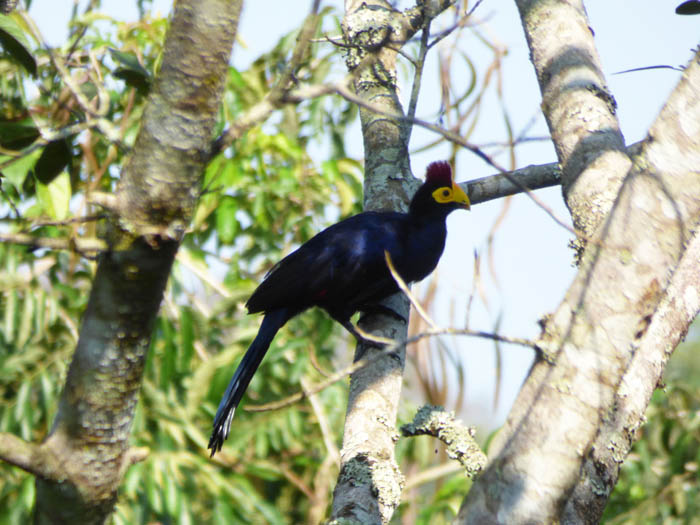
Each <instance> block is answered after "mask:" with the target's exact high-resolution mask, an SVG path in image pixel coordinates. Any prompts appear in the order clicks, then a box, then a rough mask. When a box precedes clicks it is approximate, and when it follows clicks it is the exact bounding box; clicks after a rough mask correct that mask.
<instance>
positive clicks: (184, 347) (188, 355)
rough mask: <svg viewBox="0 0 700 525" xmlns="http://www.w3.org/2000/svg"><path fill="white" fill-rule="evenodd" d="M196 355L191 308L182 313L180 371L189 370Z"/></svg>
mask: <svg viewBox="0 0 700 525" xmlns="http://www.w3.org/2000/svg"><path fill="white" fill-rule="evenodd" d="M193 355H194V319H193V316H192V312H191V311H190V310H189V308H183V310H182V312H181V313H180V370H181V371H182V372H186V371H188V370H189V367H190V361H192V356H193Z"/></svg>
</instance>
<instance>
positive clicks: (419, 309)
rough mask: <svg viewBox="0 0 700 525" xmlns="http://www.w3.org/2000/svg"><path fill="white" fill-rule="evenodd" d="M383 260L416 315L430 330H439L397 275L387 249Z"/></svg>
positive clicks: (404, 282)
mask: <svg viewBox="0 0 700 525" xmlns="http://www.w3.org/2000/svg"><path fill="white" fill-rule="evenodd" d="M384 260H385V261H386V265H387V267H388V268H389V271H390V272H391V276H392V277H393V278H394V281H396V284H397V285H398V286H399V289H400V290H401V291H402V292H403V293H404V295H405V296H406V297H408V300H409V301H411V304H412V305H413V308H415V309H416V312H418V315H420V316H421V317H422V318H423V320H424V321H425V322H426V323H428V326H430V328H431V330H439V327H438V325H437V324H436V323H435V321H433V319H432V317H430V315H429V314H428V312H426V311H425V310H424V309H423V307H422V306H421V304H420V303H419V302H418V299H416V296H415V295H413V293H412V292H411V290H410V289H409V288H408V285H407V284H406V281H404V280H403V278H402V277H401V276H400V275H399V272H397V271H396V268H395V267H394V262H393V261H392V260H391V255H390V254H389V252H388V251H387V250H384Z"/></svg>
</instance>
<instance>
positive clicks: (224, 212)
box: [216, 197, 238, 244]
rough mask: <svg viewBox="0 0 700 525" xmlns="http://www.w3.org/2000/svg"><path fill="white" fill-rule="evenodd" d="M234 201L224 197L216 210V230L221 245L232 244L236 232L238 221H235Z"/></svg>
mask: <svg viewBox="0 0 700 525" xmlns="http://www.w3.org/2000/svg"><path fill="white" fill-rule="evenodd" d="M237 210H238V206H236V203H235V201H234V200H233V199H232V198H230V197H224V198H223V199H222V200H221V203H220V204H219V207H218V208H217V209H216V230H217V232H218V233H219V239H220V241H221V242H222V243H223V244H232V243H233V241H234V240H235V238H236V233H237V232H238V220H237V219H236V211H237Z"/></svg>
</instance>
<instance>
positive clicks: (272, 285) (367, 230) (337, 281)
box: [247, 213, 404, 313]
mask: <svg viewBox="0 0 700 525" xmlns="http://www.w3.org/2000/svg"><path fill="white" fill-rule="evenodd" d="M403 217H404V216H403V215H402V214H398V213H396V214H395V213H361V214H359V215H355V216H354V217H351V218H349V219H346V220H344V221H341V222H339V223H337V224H334V225H333V226H331V227H329V228H327V229H325V230H323V231H322V232H321V233H319V234H318V235H316V236H315V237H313V238H312V239H310V240H309V241H307V242H306V243H304V244H303V245H302V246H300V247H299V248H298V249H297V250H296V251H294V252H292V253H291V254H289V255H288V256H287V257H285V258H284V259H282V260H281V261H280V262H279V263H277V264H276V265H275V266H274V267H273V269H272V270H271V271H270V272H269V274H268V275H267V277H266V278H265V280H264V281H263V282H262V283H261V284H260V286H259V287H258V288H257V289H256V290H255V292H254V293H253V295H252V296H251V298H250V299H249V301H248V303H247V307H248V311H249V312H251V313H253V312H262V311H268V310H270V309H273V308H281V307H290V306H294V307H296V308H298V310H299V311H301V310H303V309H306V308H308V307H310V306H312V305H315V304H322V303H324V302H326V301H332V302H333V301H350V302H352V303H356V304H360V303H364V302H366V300H370V299H372V298H373V297H375V296H376V294H377V291H378V290H381V289H385V288H386V287H387V278H388V279H391V275H390V274H389V272H388V270H387V268H386V263H385V260H384V250H389V252H390V253H391V254H392V257H399V256H400V252H401V243H400V242H399V240H398V239H400V237H401V236H400V235H399V234H398V231H399V229H400V228H402V227H403V220H404V219H403ZM391 283H393V281H390V283H389V284H391ZM350 306H351V305H348V307H350Z"/></svg>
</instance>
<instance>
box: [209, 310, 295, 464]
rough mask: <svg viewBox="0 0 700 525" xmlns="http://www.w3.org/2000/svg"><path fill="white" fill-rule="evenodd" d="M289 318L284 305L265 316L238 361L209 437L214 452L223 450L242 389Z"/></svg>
mask: <svg viewBox="0 0 700 525" xmlns="http://www.w3.org/2000/svg"><path fill="white" fill-rule="evenodd" d="M288 319H289V317H288V313H287V310H286V309H284V308H282V309H279V310H272V311H270V312H268V313H266V314H265V317H263V321H262V324H261V325H260V330H258V335H256V336H255V339H254V340H253V342H252V343H251V345H250V346H249V347H248V351H247V352H246V353H245V355H244V356H243V360H242V361H241V363H240V364H239V365H238V368H237V369H236V373H235V374H233V377H232V378H231V382H230V383H229V384H228V387H226V392H224V397H223V398H222V399H221V403H219V408H218V410H217V411H216V416H215V417H214V430H213V431H212V433H211V438H209V448H210V449H211V455H212V456H213V455H214V454H215V453H216V452H218V451H219V450H221V446H222V445H223V444H224V440H225V439H226V438H227V437H228V434H229V431H230V430H231V421H232V420H233V415H234V413H235V412H236V407H237V406H238V403H239V402H240V401H241V398H242V397H243V393H244V392H245V390H246V388H248V384H249V383H250V380H251V379H252V378H253V375H254V374H255V371H256V370H257V369H258V366H260V362H261V361H262V359H263V357H265V353H266V352H267V349H268V348H269V347H270V343H271V342H272V339H274V337H275V334H276V333H277V331H278V330H279V329H280V328H282V326H283V325H284V323H286V322H287V320H288Z"/></svg>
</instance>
